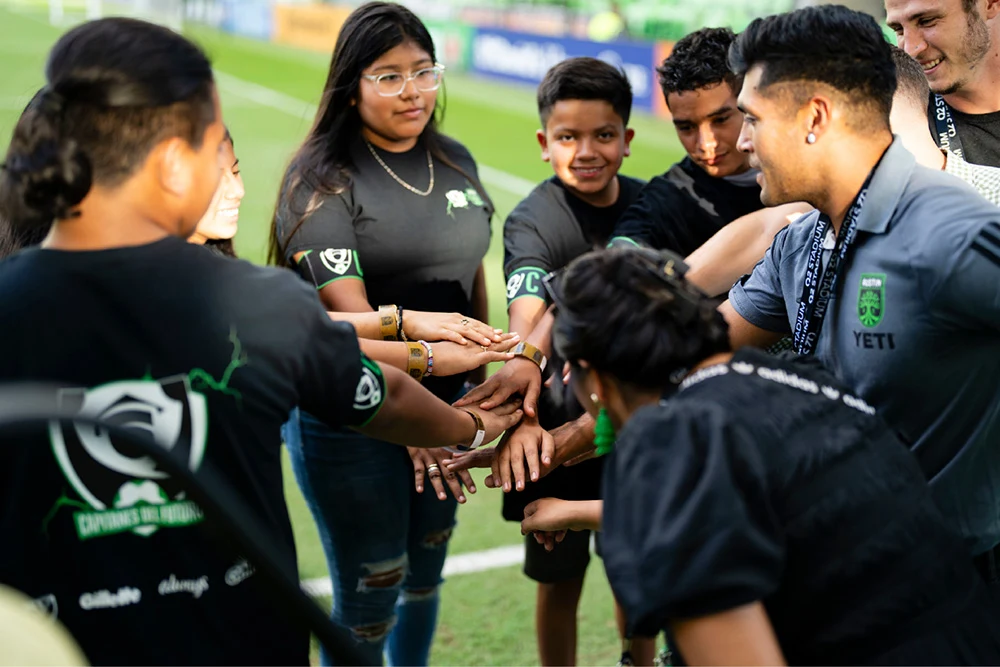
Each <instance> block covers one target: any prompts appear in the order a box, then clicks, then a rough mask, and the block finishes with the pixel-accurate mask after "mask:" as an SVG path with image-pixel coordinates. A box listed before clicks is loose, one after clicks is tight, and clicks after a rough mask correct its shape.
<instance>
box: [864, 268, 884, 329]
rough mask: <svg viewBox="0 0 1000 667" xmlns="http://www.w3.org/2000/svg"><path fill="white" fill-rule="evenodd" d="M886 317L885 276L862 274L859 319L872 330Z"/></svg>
mask: <svg viewBox="0 0 1000 667" xmlns="http://www.w3.org/2000/svg"><path fill="white" fill-rule="evenodd" d="M884 315H885V274H884V273H862V274H861V285H860V286H859V287H858V319H859V320H861V324H863V325H864V326H866V327H868V328H869V329H871V328H872V327H876V326H878V324H879V322H881V321H882V317H883V316H884Z"/></svg>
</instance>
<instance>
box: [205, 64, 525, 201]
mask: <svg viewBox="0 0 1000 667" xmlns="http://www.w3.org/2000/svg"><path fill="white" fill-rule="evenodd" d="M215 80H216V82H217V83H218V84H219V87H220V88H221V89H222V90H225V91H228V92H230V93H232V94H234V95H237V96H239V97H242V98H244V99H246V100H250V101H251V102H255V103H257V104H260V105H261V106H266V107H270V108H272V109H275V110H277V111H281V112H283V113H286V114H288V115H289V116H292V117H294V118H297V119H298V120H303V121H308V120H311V119H312V118H313V116H315V115H316V105H315V104H311V103H309V102H305V101H303V100H300V99H297V98H295V97H292V96H290V95H286V94H284V93H282V92H279V91H277V90H272V89H271V88H267V87H265V86H261V85H260V84H256V83H253V82H252V81H245V80H244V79H240V78H238V77H235V76H233V75H231V74H226V73H225V72H220V71H218V70H216V71H215ZM479 176H480V178H482V179H483V182H484V183H486V184H487V185H490V186H492V187H495V188H499V189H501V190H504V191H505V192H509V193H510V194H512V195H517V196H518V197H525V196H527V195H528V193H530V192H531V190H532V189H533V188H534V187H535V184H534V183H532V182H531V181H529V180H527V179H525V178H521V177H520V176H515V175H514V174H508V173H507V172H505V171H500V170H499V169H494V168H492V167H489V166H487V165H484V164H480V165H479Z"/></svg>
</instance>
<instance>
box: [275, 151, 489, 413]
mask: <svg viewBox="0 0 1000 667" xmlns="http://www.w3.org/2000/svg"><path fill="white" fill-rule="evenodd" d="M441 141H442V147H443V149H444V150H445V152H446V153H447V155H448V156H449V158H450V159H451V160H452V161H453V162H454V163H455V164H456V165H457V166H458V167H460V168H461V169H462V170H463V171H464V172H465V174H467V175H468V178H467V177H466V176H465V175H463V174H461V173H459V171H457V170H455V169H453V168H451V167H449V166H447V165H445V164H442V163H441V162H440V161H437V160H435V161H434V163H433V164H434V188H433V190H432V191H431V193H430V194H429V195H428V196H426V197H424V196H420V195H419V194H415V193H413V192H411V191H410V190H407V189H406V188H405V187H403V186H402V185H400V184H399V183H398V182H397V181H396V180H395V179H393V177H392V176H390V175H389V173H388V172H387V171H386V170H385V168H384V167H383V166H382V165H380V164H379V162H378V161H377V160H376V159H375V157H373V156H372V153H371V152H370V151H369V149H368V147H367V146H366V145H365V143H364V141H362V140H361V139H360V138H359V139H357V140H356V141H355V142H354V143H353V145H352V147H351V157H352V160H353V162H354V168H353V169H351V172H350V175H351V185H350V187H349V188H347V189H346V190H345V191H344V192H342V193H341V194H339V195H332V196H328V197H323V198H321V199H320V200H319V201H318V202H317V203H318V208H316V210H315V211H314V212H313V213H312V214H311V215H310V216H309V217H308V218H306V220H305V222H304V223H303V224H302V225H301V226H300V227H299V228H298V230H297V231H295V232H294V234H292V230H294V229H295V224H296V222H297V221H298V220H299V217H300V216H299V214H298V212H299V211H304V210H306V208H307V204H308V201H309V199H310V197H311V194H312V193H311V192H309V191H308V190H307V189H306V188H304V187H300V188H298V189H297V192H296V193H295V196H294V200H288V199H287V198H283V201H282V204H281V209H280V211H279V228H280V232H281V234H282V235H283V236H284V239H283V241H284V243H285V244H286V246H287V247H286V255H287V257H288V259H289V261H292V259H291V258H292V257H293V256H294V255H295V254H296V253H299V252H309V253H310V254H313V255H316V256H319V257H320V261H311V262H300V263H299V269H300V272H301V273H302V274H303V277H305V278H306V279H307V280H309V281H310V282H313V283H314V284H315V285H316V286H317V287H323V286H324V285H326V284H328V283H329V282H331V281H333V280H339V279H345V278H347V279H350V278H354V279H363V280H364V282H365V290H366V292H367V295H368V302H369V304H370V305H371V307H372V308H373V309H374V308H378V306H380V305H383V304H396V305H397V306H401V307H403V308H406V309H409V310H425V311H434V312H460V313H464V314H465V315H472V305H471V304H472V284H473V280H474V278H475V275H476V271H477V270H478V269H479V265H480V263H481V262H482V260H483V257H484V256H485V255H486V251H487V249H488V248H489V244H490V216H491V215H492V211H491V210H490V209H489V207H488V205H487V203H486V202H485V201H484V200H483V199H482V197H481V196H480V195H479V193H478V192H477V190H476V188H475V187H474V186H473V181H477V179H478V172H477V169H476V163H475V161H474V160H473V158H472V156H471V155H470V154H469V151H468V150H466V149H465V147H464V146H462V145H461V144H459V143H458V142H456V141H454V140H452V139H448V138H446V137H442V138H441ZM372 150H374V151H375V152H376V154H377V155H378V156H379V158H380V159H381V160H382V162H384V163H385V165H386V166H387V167H388V168H389V169H391V170H392V171H393V172H394V173H395V174H396V176H398V177H399V178H400V179H401V180H403V181H405V182H406V183H407V184H409V185H410V186H412V187H414V188H416V189H418V190H421V191H426V190H427V188H428V185H429V184H430V171H429V169H428V164H427V150H426V149H425V147H424V145H423V143H420V142H418V143H417V145H416V146H415V147H414V148H413V149H411V150H409V151H407V152H405V153H390V152H388V151H383V150H381V149H379V148H376V147H374V146H373V147H372ZM470 179H472V180H470ZM289 204H292V205H291V206H290V205H289ZM290 234H292V236H291V239H290V240H289V239H288V235H290ZM464 378H465V376H464V375H459V376H452V377H448V378H428V379H427V380H426V381H425V385H426V386H427V388H428V389H430V390H431V391H433V392H434V393H435V394H437V395H438V396H439V397H441V398H443V399H445V400H449V399H451V398H453V397H454V395H455V394H456V393H457V391H458V389H459V388H460V387H461V385H462V383H463V382H464Z"/></svg>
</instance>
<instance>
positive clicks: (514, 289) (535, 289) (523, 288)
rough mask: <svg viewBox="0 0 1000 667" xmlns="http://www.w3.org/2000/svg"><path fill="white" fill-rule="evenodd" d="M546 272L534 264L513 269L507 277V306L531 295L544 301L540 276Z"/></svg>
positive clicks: (546, 273)
mask: <svg viewBox="0 0 1000 667" xmlns="http://www.w3.org/2000/svg"><path fill="white" fill-rule="evenodd" d="M548 273H549V272H548V271H546V270H544V269H540V268H538V267H536V266H525V267H522V268H520V269H517V270H515V271H513V272H512V273H511V274H510V277H509V278H508V279H507V306H508V307H510V304H512V303H514V302H515V301H517V300H518V299H520V298H522V297H526V296H533V297H535V298H536V299H541V300H542V301H544V300H545V290H544V288H543V287H542V278H544V277H545V276H546V275H548Z"/></svg>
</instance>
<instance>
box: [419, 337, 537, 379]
mask: <svg viewBox="0 0 1000 667" xmlns="http://www.w3.org/2000/svg"><path fill="white" fill-rule="evenodd" d="M519 342H520V338H518V337H517V334H504V335H503V340H501V341H500V342H499V343H493V344H492V345H465V344H459V343H453V342H451V341H441V342H438V343H434V344H433V348H434V375H435V376H447V375H458V374H459V373H466V372H468V371H472V370H475V369H477V368H480V367H482V366H485V365H486V364H488V363H491V362H494V361H508V360H510V359H513V358H514V355H513V354H511V353H510V352H508V350H510V349H511V348H513V347H514V346H515V345H517V344H518V343H519Z"/></svg>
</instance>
